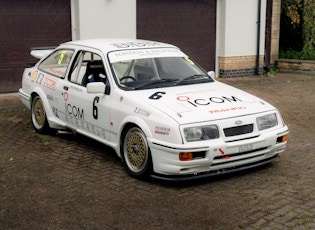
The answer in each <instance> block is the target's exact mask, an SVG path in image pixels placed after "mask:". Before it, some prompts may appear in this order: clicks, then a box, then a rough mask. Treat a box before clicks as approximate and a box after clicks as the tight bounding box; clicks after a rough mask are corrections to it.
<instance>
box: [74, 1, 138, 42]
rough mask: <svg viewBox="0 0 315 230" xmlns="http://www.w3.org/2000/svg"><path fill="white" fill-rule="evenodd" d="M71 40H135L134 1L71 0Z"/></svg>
mask: <svg viewBox="0 0 315 230" xmlns="http://www.w3.org/2000/svg"><path fill="white" fill-rule="evenodd" d="M71 21H72V39H73V40H79V39H89V38H136V33H137V28H136V0H71Z"/></svg>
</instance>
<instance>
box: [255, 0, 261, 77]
mask: <svg viewBox="0 0 315 230" xmlns="http://www.w3.org/2000/svg"><path fill="white" fill-rule="evenodd" d="M260 18H261V0H258V18H257V55H256V74H257V75H259V56H260Z"/></svg>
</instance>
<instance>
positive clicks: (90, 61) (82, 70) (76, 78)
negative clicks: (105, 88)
mask: <svg viewBox="0 0 315 230" xmlns="http://www.w3.org/2000/svg"><path fill="white" fill-rule="evenodd" d="M69 80H70V81H71V82H73V83H76V84H79V85H82V86H86V84H87V83H90V82H104V83H105V81H106V74H105V68H104V64H103V61H102V58H101V57H100V56H99V55H98V54H95V53H91V52H87V51H82V52H80V53H79V55H78V56H77V58H76V61H75V62H74V65H73V66H72V71H71V73H70V79H69Z"/></svg>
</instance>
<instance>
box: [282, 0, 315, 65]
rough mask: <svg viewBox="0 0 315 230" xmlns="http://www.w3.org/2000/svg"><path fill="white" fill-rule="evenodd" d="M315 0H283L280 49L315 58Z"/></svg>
mask: <svg viewBox="0 0 315 230" xmlns="http://www.w3.org/2000/svg"><path fill="white" fill-rule="evenodd" d="M314 12H315V0H282V2H281V31H280V33H281V35H280V49H281V50H282V51H289V50H294V51H297V52H300V58H301V59H312V60H315V15H314Z"/></svg>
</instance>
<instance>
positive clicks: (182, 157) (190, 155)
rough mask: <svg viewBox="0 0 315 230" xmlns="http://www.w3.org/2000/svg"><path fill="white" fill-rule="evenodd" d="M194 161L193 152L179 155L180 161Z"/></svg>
mask: <svg viewBox="0 0 315 230" xmlns="http://www.w3.org/2000/svg"><path fill="white" fill-rule="evenodd" d="M192 159H193V153H192V152H185V153H179V160H180V161H191V160H192Z"/></svg>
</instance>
